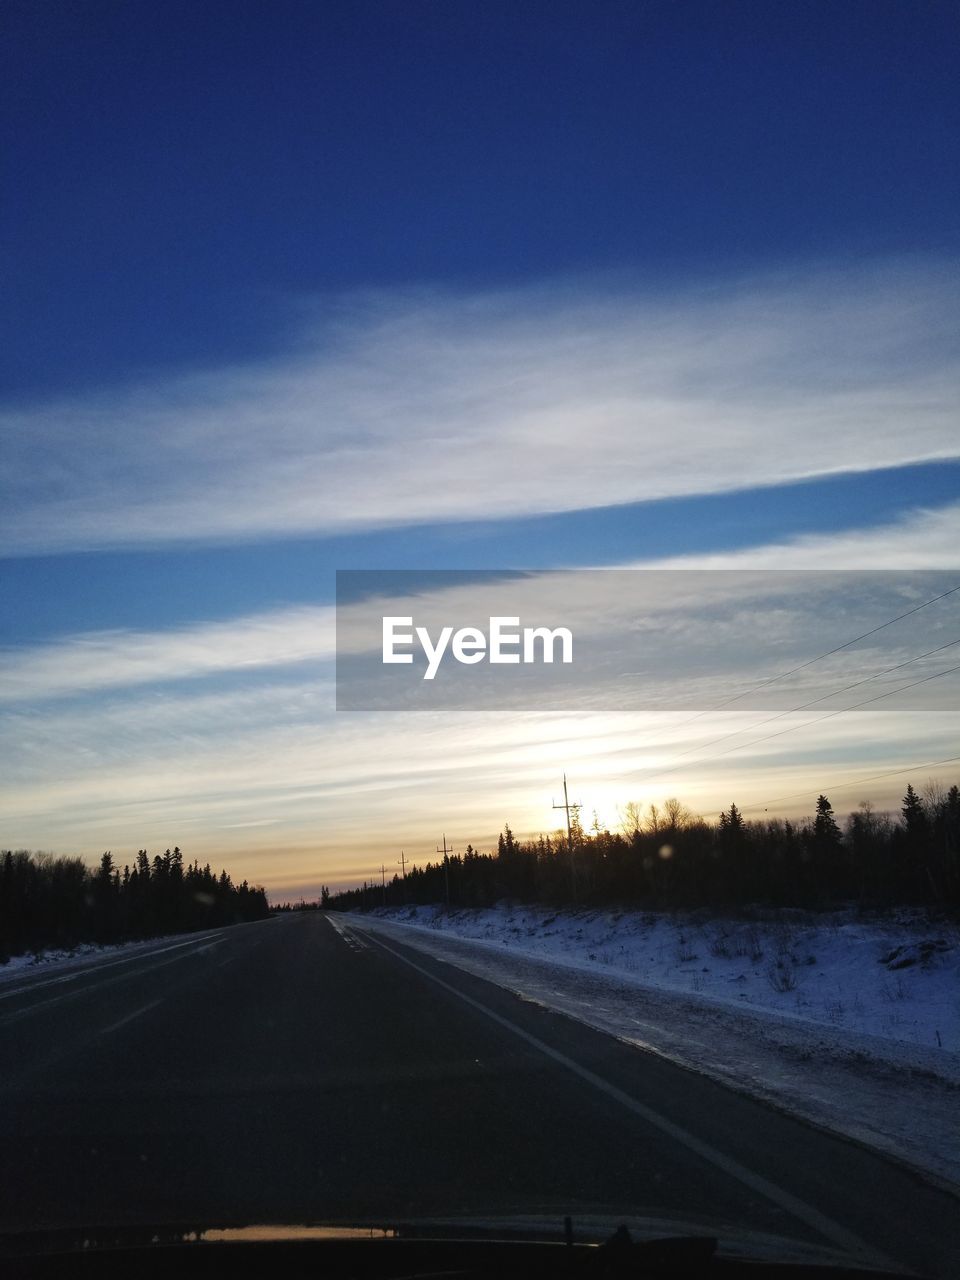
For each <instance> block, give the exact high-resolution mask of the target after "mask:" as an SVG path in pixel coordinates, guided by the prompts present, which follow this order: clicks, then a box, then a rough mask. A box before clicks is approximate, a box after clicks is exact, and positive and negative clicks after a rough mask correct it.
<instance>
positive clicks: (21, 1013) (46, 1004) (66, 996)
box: [0, 938, 223, 1026]
mask: <svg viewBox="0 0 960 1280" xmlns="http://www.w3.org/2000/svg"><path fill="white" fill-rule="evenodd" d="M222 941H223V939H222V938H220V939H217V940H216V941H214V942H211V943H209V945H207V946H202V947H198V948H197V950H196V951H191V952H188V953H187V954H186V955H185V956H171V957H170V958H169V959H167V960H160V961H158V962H157V963H156V964H151V965H148V966H146V967H145V968H144V969H143V970H142V971H138V970H135V971H134V972H133V973H115V974H114V975H113V977H112V978H105V979H104V980H103V981H102V982H97V983H95V984H93V985H91V986H86V987H80V988H79V989H78V990H74V991H64V992H62V993H61V994H60V995H58V996H47V998H46V999H45V1000H36V1001H34V1003H33V1004H28V1005H27V1006H26V1008H24V1009H15V1010H14V1011H13V1012H12V1013H5V1014H3V1015H2V1016H0V1026H9V1024H10V1023H12V1022H20V1021H21V1020H22V1019H23V1018H29V1017H30V1016H31V1015H32V1014H34V1013H37V1012H38V1011H39V1010H40V1009H49V1008H50V1007H51V1006H52V1005H55V1004H62V1003H63V1001H64V1000H75V999H77V997H78V996H90V995H96V994H97V993H98V992H100V991H103V990H104V988H106V987H112V986H115V985H116V984H117V983H118V982H126V981H127V979H128V978H139V977H142V976H143V974H145V973H154V972H155V971H156V970H157V969H165V968H166V967H167V965H170V964H177V962H178V961H180V960H189V959H190V958H191V957H192V956H194V955H202V954H203V953H205V952H207V951H212V950H213V949H214V947H216V946H218V945H219V943H220V942H222ZM182 945H183V944H178V947H164V948H163V950H164V951H174V950H178V949H179V947H180V946H182ZM161 954H162V952H159V951H151V952H150V957H151V958H152V957H153V956H157V955H161ZM105 967H106V966H105ZM44 985H46V984H45V983H44Z"/></svg>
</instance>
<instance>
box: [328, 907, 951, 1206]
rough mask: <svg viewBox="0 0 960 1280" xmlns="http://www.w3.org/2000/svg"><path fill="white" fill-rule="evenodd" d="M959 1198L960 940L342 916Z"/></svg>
mask: <svg viewBox="0 0 960 1280" xmlns="http://www.w3.org/2000/svg"><path fill="white" fill-rule="evenodd" d="M354 918H355V920H356V922H357V923H358V924H362V925H363V926H364V927H370V926H372V927H373V928H374V929H380V930H386V931H387V932H391V933H393V934H394V936H396V937H398V938H401V937H402V939H403V941H405V942H407V943H409V944H412V945H415V946H419V947H421V948H423V949H425V950H428V951H429V952H431V953H432V954H434V955H437V956H439V957H441V958H442V959H444V960H447V961H449V962H451V963H453V964H456V965H459V966H460V967H462V968H464V969H467V970H468V971H470V972H473V973H475V974H477V975H478V976H481V977H484V978H487V979H489V980H491V981H494V982H497V983H498V984H499V985H501V986H505V987H507V988H509V989H510V990H513V991H516V992H517V994H519V995H522V996H523V997H524V998H526V999H532V1000H537V1001H539V1002H540V1003H542V1004H544V1005H546V1006H548V1007H550V1008H553V1009H556V1010H558V1011H559V1012H562V1013H565V1014H567V1015H569V1016H572V1017H576V1018H578V1019H580V1020H581V1021H583V1022H586V1023H589V1024H590V1025H592V1026H595V1027H597V1028H599V1029H600V1030H603V1031H606V1032H608V1033H610V1034H613V1035H616V1036H618V1037H620V1038H621V1039H623V1040H626V1041H628V1042H630V1043H632V1044H635V1045H637V1046H638V1047H640V1048H643V1049H646V1050H648V1051H652V1052H656V1053H660V1054H663V1055H664V1056H667V1057H669V1058H671V1059H673V1060H674V1061H676V1062H679V1063H681V1064H683V1065H684V1066H687V1067H693V1068H695V1069H696V1070H700V1071H704V1072H706V1073H707V1074H709V1075H711V1076H713V1077H715V1078H717V1079H720V1080H723V1081H724V1082H725V1083H727V1084H731V1085H733V1086H734V1087H737V1088H739V1089H743V1090H747V1091H749V1092H751V1093H753V1094H755V1095H756V1096H758V1097H761V1098H764V1099H765V1100H767V1101H769V1102H772V1103H775V1104H776V1105H777V1106H780V1107H782V1108H785V1109H787V1110H790V1111H791V1112H793V1113H795V1114H797V1115H801V1116H803V1117H805V1118H806V1119H809V1120H812V1121H814V1122H815V1123H818V1124H821V1125H825V1126H826V1127H828V1128H831V1129H833V1130H835V1131H836V1132H840V1133H844V1134H846V1135H848V1136H850V1137H852V1138H855V1139H857V1140H860V1141H863V1142H866V1143H868V1144H870V1145H872V1146H876V1147H878V1148H880V1149H883V1150H885V1151H888V1152H889V1153H891V1154H893V1155H896V1156H897V1157H899V1158H900V1159H903V1160H905V1161H907V1162H909V1163H911V1164H913V1165H914V1166H915V1167H917V1168H919V1169H921V1170H923V1171H924V1172H926V1173H927V1174H932V1175H935V1176H937V1177H938V1178H940V1179H941V1180H945V1181H946V1182H948V1183H951V1184H954V1185H956V1186H958V1187H960V1144H958V1143H957V1141H956V1132H957V1117H958V1113H960V937H958V930H957V928H956V926H950V925H944V924H942V923H939V924H935V923H931V921H930V920H929V919H927V918H926V917H924V916H922V915H919V914H916V913H914V914H906V913H904V914H901V915H899V916H896V917H890V916H887V917H884V918H878V919H873V920H870V919H863V918H860V917H856V916H854V915H853V914H852V913H851V914H834V915H830V916H811V915H808V914H804V913H799V912H770V913H767V914H766V916H764V917H761V916H760V915H759V914H758V916H757V918H754V919H742V918H738V919H734V918H721V917H716V916H714V917H708V916H705V915H688V916H678V915H664V914H654V913H646V912H644V913H641V912H626V911H624V912H611V911H564V912H555V911H550V910H548V909H545V908H541V907H513V906H506V905H501V906H499V907H496V908H492V909H490V910H486V911H479V910H453V909H450V910H448V909H445V908H442V907H417V908H405V909H398V910H378V911H376V912H372V913H370V914H368V915H364V916H357V917H354Z"/></svg>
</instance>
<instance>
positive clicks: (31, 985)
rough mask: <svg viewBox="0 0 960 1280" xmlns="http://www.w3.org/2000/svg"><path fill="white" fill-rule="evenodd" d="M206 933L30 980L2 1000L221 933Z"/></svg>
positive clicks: (6, 993) (195, 943) (155, 954)
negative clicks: (69, 971) (53, 975)
mask: <svg viewBox="0 0 960 1280" xmlns="http://www.w3.org/2000/svg"><path fill="white" fill-rule="evenodd" d="M220 932H222V930H220V931H218V933H208V934H204V935H203V936H202V937H200V938H186V939H185V940H184V941H183V942H174V943H171V944H170V946H169V947H154V949H153V950H152V951H137V952H135V953H134V954H133V955H130V956H122V957H121V958H120V959H119V960H107V961H105V962H104V963H102V964H98V963H97V962H96V961H91V962H90V964H88V966H87V967H86V968H85V969H78V970H76V971H75V972H73V973H65V974H61V975H60V976H59V977H56V978H44V979H43V980H42V981H40V982H28V983H27V984H26V985H25V986H22V987H15V988H14V990H12V991H3V992H0V1000H10V999H12V998H13V997H14V996H22V995H28V994H29V993H30V992H31V991H40V990H42V989H43V988H44V987H55V986H60V985H61V984H62V983H64V982H76V980H77V979H78V978H89V977H92V976H94V975H95V974H98V973H102V972H103V970H104V969H114V968H116V966H117V965H118V964H131V963H132V962H133V961H134V960H149V959H150V957H151V956H162V955H164V953H165V952H167V951H176V950H177V949H178V948H180V947H193V946H196V945H197V943H199V942H208V941H209V940H210V939H211V938H218V937H219V933H220Z"/></svg>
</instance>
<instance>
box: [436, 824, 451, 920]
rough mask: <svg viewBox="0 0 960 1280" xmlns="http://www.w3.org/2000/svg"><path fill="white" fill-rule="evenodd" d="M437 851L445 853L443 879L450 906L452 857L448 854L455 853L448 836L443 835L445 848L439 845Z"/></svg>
mask: <svg viewBox="0 0 960 1280" xmlns="http://www.w3.org/2000/svg"><path fill="white" fill-rule="evenodd" d="M437 853H442V854H443V881H444V885H445V887H446V893H447V906H448V907H449V905H450V859H449V857H448V856H447V855H448V854H451V853H453V849H452V848H450V849H448V848H447V837H446V836H444V837H443V848H442V849H441V848H440V847H439V846H437Z"/></svg>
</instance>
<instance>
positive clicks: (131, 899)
mask: <svg viewBox="0 0 960 1280" xmlns="http://www.w3.org/2000/svg"><path fill="white" fill-rule="evenodd" d="M269 914H270V908H269V906H268V904H267V895H266V892H265V891H264V889H263V888H261V887H259V886H257V887H251V886H250V885H249V884H248V883H247V881H246V880H244V881H243V883H242V884H239V885H235V884H234V883H233V881H232V880H231V878H230V876H229V875H228V874H227V872H226V871H221V872H220V874H219V875H216V874H215V873H214V872H213V871H212V870H211V868H210V865H209V863H208V864H207V865H206V866H204V867H201V866H200V865H199V863H198V862H196V861H195V862H193V864H192V865H185V864H184V860H183V854H182V853H181V851H180V850H179V849H172V850H171V849H167V850H166V851H165V852H164V853H162V854H159V853H158V854H157V855H156V856H155V857H154V858H152V859H151V858H150V856H149V854H148V853H147V850H146V849H140V850H138V852H137V856H136V859H135V860H134V863H133V866H132V867H131V866H129V865H125V866H124V867H123V869H122V870H121V869H120V868H119V867H118V866H116V865H115V863H114V860H113V855H112V853H105V854H104V855H103V857H102V858H101V859H100V865H99V866H98V867H97V868H96V870H91V868H90V867H88V866H87V865H86V863H84V862H83V861H82V859H80V858H74V857H57V856H53V855H52V854H44V853H30V852H28V851H27V850H24V849H20V850H17V851H13V850H9V849H8V850H4V851H3V852H0V960H5V959H8V958H9V957H10V956H14V955H19V954H22V953H23V952H26V951H38V950H41V949H43V948H47V947H74V946H76V945H78V944H79V943H83V942H94V943H107V942H124V941H127V940H129V939H136V938H150V937H156V936H157V935H159V934H165V933H190V932H192V931H194V930H197V929H209V928H216V927H218V926H221V925H228V924H239V923H241V922H244V921H251V920H263V919H265V918H266V917H267V916H268V915H269Z"/></svg>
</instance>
